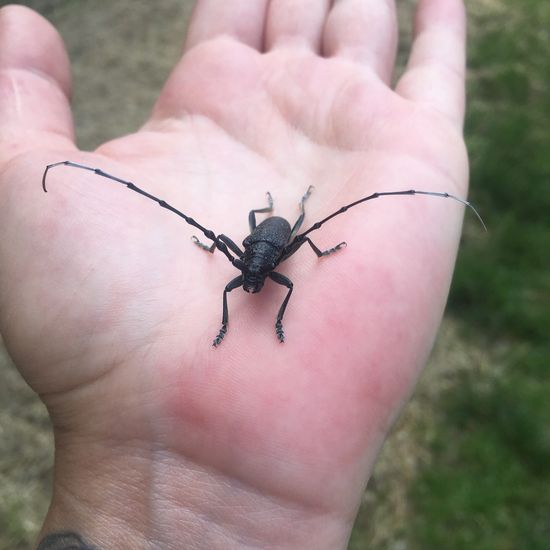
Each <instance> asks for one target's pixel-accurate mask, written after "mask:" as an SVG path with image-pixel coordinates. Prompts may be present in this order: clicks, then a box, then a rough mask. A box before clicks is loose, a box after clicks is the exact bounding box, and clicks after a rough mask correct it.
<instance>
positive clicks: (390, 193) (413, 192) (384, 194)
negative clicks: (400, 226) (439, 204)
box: [294, 189, 487, 242]
mask: <svg viewBox="0 0 550 550" xmlns="http://www.w3.org/2000/svg"><path fill="white" fill-rule="evenodd" d="M398 195H431V196H433V197H442V198H445V199H452V200H455V201H457V202H459V203H461V204H463V205H464V206H467V207H468V208H471V209H472V210H473V212H474V214H475V215H476V217H477V219H478V220H479V221H480V223H481V225H482V226H483V229H484V230H485V231H487V226H486V225H485V223H484V221H483V219H482V218H481V216H480V215H479V212H478V211H477V210H476V209H475V208H474V206H473V205H472V204H471V203H469V202H468V201H466V200H464V199H461V198H459V197H455V195H451V194H450V193H444V192H443V193H440V192H438V191H418V190H416V189H408V190H406V191H383V192H379V193H373V194H372V195H369V196H368V197H363V198H362V199H359V200H357V201H355V202H352V203H350V204H347V205H346V206H342V208H340V209H339V210H337V211H336V212H333V213H332V214H330V216H327V217H326V218H324V219H322V220H321V221H319V222H317V223H314V224H313V225H312V226H311V227H310V228H309V229H308V230H307V231H304V232H303V233H300V234H299V235H296V237H295V239H294V240H295V241H298V242H299V241H303V240H304V239H305V236H306V235H307V234H308V233H311V232H312V231H315V230H316V229H319V228H320V227H321V226H322V225H323V224H324V223H326V222H328V221H329V220H331V219H332V218H335V217H336V216H338V215H340V214H343V213H344V212H346V211H347V210H349V209H350V208H352V207H353V206H357V205H358V204H361V203H362V202H367V201H370V200H372V199H377V198H379V197H389V196H398Z"/></svg>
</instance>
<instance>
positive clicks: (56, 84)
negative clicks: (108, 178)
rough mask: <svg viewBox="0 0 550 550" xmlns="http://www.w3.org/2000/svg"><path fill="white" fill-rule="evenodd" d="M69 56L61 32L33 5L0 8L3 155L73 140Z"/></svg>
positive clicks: (0, 138) (0, 146)
mask: <svg viewBox="0 0 550 550" xmlns="http://www.w3.org/2000/svg"><path fill="white" fill-rule="evenodd" d="M70 89H71V83H70V68H69V59H68V56H67V52H66V51H65V47H64V45H63V42H62V40H61V37H60V36H59V34H58V33H57V31H56V30H55V29H54V28H53V27H52V25H51V24H50V23H48V22H47V21H46V20H45V19H44V18H43V17H41V16H40V15H38V14H37V13H36V12H34V11H32V10H31V9H29V8H25V7H22V6H15V5H10V6H6V7H4V8H2V9H1V10H0V121H1V125H0V150H1V151H2V153H1V157H0V160H6V158H11V157H12V156H15V155H16V154H18V153H20V152H23V151H25V150H29V149H32V148H35V147H37V146H39V145H42V146H43V145H44V142H45V136H44V134H45V133H46V134H50V136H49V139H48V142H47V143H46V145H48V146H53V145H54V144H56V143H57V142H59V143H60V144H63V147H67V145H71V144H73V141H74V130H73V122H72V115H71V109H70V105H69V99H68V97H69V94H70Z"/></svg>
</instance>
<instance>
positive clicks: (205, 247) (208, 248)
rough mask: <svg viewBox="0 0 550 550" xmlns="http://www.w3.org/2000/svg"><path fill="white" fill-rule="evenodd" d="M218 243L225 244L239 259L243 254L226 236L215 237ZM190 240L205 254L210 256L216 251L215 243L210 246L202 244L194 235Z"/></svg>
mask: <svg viewBox="0 0 550 550" xmlns="http://www.w3.org/2000/svg"><path fill="white" fill-rule="evenodd" d="M217 238H218V239H219V240H220V241H222V242H223V243H225V244H226V245H227V247H228V248H229V250H231V251H232V252H234V253H235V254H236V255H237V256H238V257H239V258H241V257H242V256H243V254H244V252H243V251H242V250H241V249H240V248H239V247H238V246H237V245H236V244H235V242H234V241H232V240H231V239H230V238H229V237H228V236H227V235H223V234H222V235H218V237H217ZM191 240H192V241H193V242H194V243H195V244H196V245H197V246H198V247H199V248H202V249H203V250H206V251H207V252H210V254H214V250H216V248H217V247H216V243H215V242H213V243H212V244H211V245H207V244H204V243H203V242H201V241H199V239H198V238H197V236H196V235H193V236H192V237H191Z"/></svg>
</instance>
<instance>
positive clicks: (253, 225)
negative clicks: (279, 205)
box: [248, 191, 273, 233]
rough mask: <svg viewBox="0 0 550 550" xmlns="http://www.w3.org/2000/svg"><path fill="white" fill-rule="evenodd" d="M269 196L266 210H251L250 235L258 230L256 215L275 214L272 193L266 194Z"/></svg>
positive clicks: (249, 220)
mask: <svg viewBox="0 0 550 550" xmlns="http://www.w3.org/2000/svg"><path fill="white" fill-rule="evenodd" d="M266 195H267V204H268V206H266V207H265V208H257V209H256V210H251V211H250V212H249V213H248V225H249V227H250V233H252V231H254V229H256V214H264V213H267V212H273V197H272V196H271V193H270V192H269V191H268V192H267V193H266Z"/></svg>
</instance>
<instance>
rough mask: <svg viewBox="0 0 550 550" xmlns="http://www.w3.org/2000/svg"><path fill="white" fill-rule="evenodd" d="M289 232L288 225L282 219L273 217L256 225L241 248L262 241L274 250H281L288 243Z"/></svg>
mask: <svg viewBox="0 0 550 550" xmlns="http://www.w3.org/2000/svg"><path fill="white" fill-rule="evenodd" d="M291 231H292V229H291V227H290V224H289V223H288V222H287V221H286V220H285V219H284V218H281V217H279V216H273V217H271V218H267V219H266V220H264V221H263V222H262V223H260V224H258V226H256V228H255V229H254V231H252V233H251V234H250V235H248V237H246V239H245V240H244V241H243V246H244V247H245V248H248V247H249V246H250V245H252V244H255V243H258V242H261V241H263V242H266V243H269V244H270V245H272V246H273V247H274V248H280V249H283V248H284V247H285V246H286V245H287V243H288V239H289V238H290V233H291Z"/></svg>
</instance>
